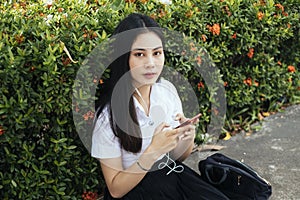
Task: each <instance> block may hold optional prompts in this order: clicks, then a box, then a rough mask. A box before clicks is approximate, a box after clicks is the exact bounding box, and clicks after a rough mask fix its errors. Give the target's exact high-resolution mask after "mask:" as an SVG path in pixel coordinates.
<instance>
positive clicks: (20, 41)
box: [15, 34, 25, 44]
mask: <svg viewBox="0 0 300 200" xmlns="http://www.w3.org/2000/svg"><path fill="white" fill-rule="evenodd" d="M15 40H16V41H17V42H18V44H21V43H22V42H23V41H24V40H25V38H24V36H23V35H22V34H20V35H16V36H15Z"/></svg>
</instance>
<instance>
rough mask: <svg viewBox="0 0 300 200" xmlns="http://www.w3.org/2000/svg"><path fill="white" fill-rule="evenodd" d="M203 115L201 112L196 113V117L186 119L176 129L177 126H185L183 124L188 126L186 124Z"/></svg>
mask: <svg viewBox="0 0 300 200" xmlns="http://www.w3.org/2000/svg"><path fill="white" fill-rule="evenodd" d="M201 115H202V114H201V113H199V114H197V115H195V116H194V117H192V118H190V119H188V120H186V121H185V122H183V123H182V124H179V125H178V126H176V127H175V129H176V128H180V127H183V126H186V125H188V124H190V123H192V122H193V121H195V120H196V119H198V118H199V117H200V116H201Z"/></svg>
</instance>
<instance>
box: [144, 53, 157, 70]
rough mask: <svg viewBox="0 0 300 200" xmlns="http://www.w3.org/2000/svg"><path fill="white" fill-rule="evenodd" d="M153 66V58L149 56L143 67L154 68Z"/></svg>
mask: <svg viewBox="0 0 300 200" xmlns="http://www.w3.org/2000/svg"><path fill="white" fill-rule="evenodd" d="M154 66H155V63H154V58H153V56H149V57H148V58H147V60H146V64H145V67H147V68H148V67H154Z"/></svg>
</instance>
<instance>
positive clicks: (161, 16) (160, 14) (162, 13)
mask: <svg viewBox="0 0 300 200" xmlns="http://www.w3.org/2000/svg"><path fill="white" fill-rule="evenodd" d="M166 14H167V13H166V12H165V11H164V10H163V9H160V11H159V14H158V17H159V18H163V17H164V16H166Z"/></svg>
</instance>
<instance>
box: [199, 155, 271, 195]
mask: <svg viewBox="0 0 300 200" xmlns="http://www.w3.org/2000/svg"><path fill="white" fill-rule="evenodd" d="M198 167H199V171H200V173H201V177H202V179H203V180H204V181H206V182H208V183H210V184H212V185H213V186H215V187H216V188H217V189H219V190H220V191H221V192H223V193H224V194H225V195H226V196H228V198H229V199H232V200H233V199H236V200H250V199H251V200H253V199H255V200H264V199H268V198H269V197H270V196H271V194H272V187H271V185H270V183H268V182H267V181H266V180H265V179H263V178H262V177H260V176H259V175H258V174H257V172H256V171H255V170H253V169H252V168H251V167H249V166H248V165H246V164H244V163H242V162H240V161H238V160H234V159H231V158H229V157H227V156H225V155H223V154H220V153H216V154H213V155H211V156H209V157H207V158H206V159H205V160H201V161H200V162H199V163H198Z"/></svg>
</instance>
